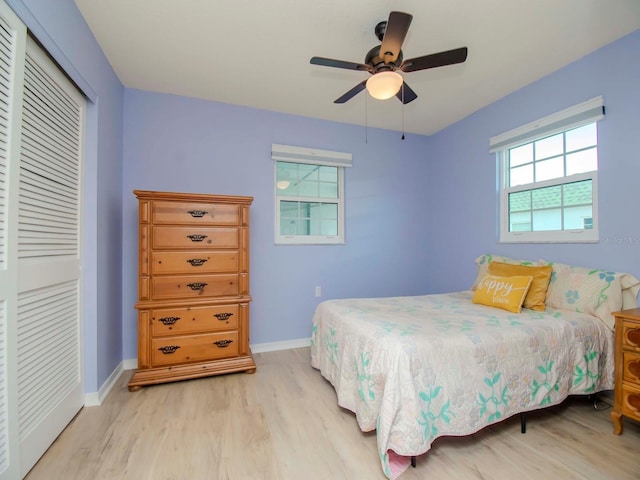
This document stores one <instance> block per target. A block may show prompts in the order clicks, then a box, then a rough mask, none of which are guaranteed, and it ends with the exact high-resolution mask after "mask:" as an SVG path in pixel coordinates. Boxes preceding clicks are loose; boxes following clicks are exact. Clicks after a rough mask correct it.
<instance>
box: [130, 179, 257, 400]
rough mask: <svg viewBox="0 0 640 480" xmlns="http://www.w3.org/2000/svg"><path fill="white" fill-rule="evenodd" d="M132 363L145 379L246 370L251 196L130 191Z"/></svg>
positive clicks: (140, 382) (249, 365)
mask: <svg viewBox="0 0 640 480" xmlns="http://www.w3.org/2000/svg"><path fill="white" fill-rule="evenodd" d="M134 194H135V195H136V197H137V198H138V206H139V213H138V214H139V261H138V303H137V304H136V309H137V310H138V369H137V370H136V372H135V373H134V375H133V377H132V379H131V381H130V382H129V390H131V391H134V390H138V389H140V388H141V387H142V386H144V385H150V384H156V383H164V382H171V381H176V380H186V379H190V378H198V377H203V376H209V375H218V374H223V373H231V372H239V371H246V372H248V373H253V372H255V369H256V365H255V363H254V361H253V358H252V356H251V351H250V349H249V303H250V302H251V296H250V295H249V207H250V205H251V203H252V202H253V198H252V197H238V196H228V195H205V194H189V193H169V192H150V191H141V190H136V191H134Z"/></svg>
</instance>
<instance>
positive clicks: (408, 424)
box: [311, 255, 640, 479]
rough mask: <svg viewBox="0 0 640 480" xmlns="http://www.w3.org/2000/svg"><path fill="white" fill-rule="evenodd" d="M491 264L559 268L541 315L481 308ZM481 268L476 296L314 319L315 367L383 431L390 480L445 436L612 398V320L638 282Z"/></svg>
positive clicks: (355, 305)
mask: <svg viewBox="0 0 640 480" xmlns="http://www.w3.org/2000/svg"><path fill="white" fill-rule="evenodd" d="M496 259H498V260H500V261H497V260H496ZM493 261H496V262H497V263H496V268H497V265H499V264H500V265H502V264H509V263H508V262H512V263H511V264H513V265H520V266H528V267H534V266H544V265H546V266H549V267H551V268H550V269H547V271H548V272H549V274H550V275H549V276H548V277H547V278H546V281H545V280H544V279H543V280H542V285H544V291H543V292H542V299H543V301H546V304H543V308H539V306H538V308H537V309H533V308H526V307H524V308H521V309H518V310H517V311H509V310H507V309H504V308H502V307H500V308H496V307H495V306H490V305H486V304H482V303H478V302H476V300H477V297H478V295H477V293H478V291H479V290H481V289H482V284H481V282H482V280H483V279H487V278H489V277H491V276H492V275H493V274H492V273H491V272H490V271H489V268H492V267H491V263H492V262H493ZM476 262H477V263H478V278H477V279H476V282H474V286H473V289H472V290H470V291H461V292H453V293H445V294H434V295H424V296H411V297H389V298H360V299H340V300H328V301H325V302H322V303H321V304H319V305H318V307H317V309H316V312H315V314H314V317H313V327H312V337H311V364H312V366H313V367H314V368H316V369H318V370H319V371H320V373H321V374H322V376H323V377H325V378H326V379H327V380H328V381H329V382H330V383H331V384H332V385H333V387H334V388H335V390H336V394H337V399H338V404H339V405H340V406H341V407H343V408H346V409H349V410H351V411H353V412H354V413H355V416H356V419H357V422H358V425H359V427H360V429H361V430H362V431H372V430H376V437H377V444H378V454H379V456H380V461H381V465H382V470H383V472H384V474H385V475H386V476H387V477H388V478H392V479H393V478H396V477H398V476H399V475H400V474H401V473H402V472H403V471H404V470H405V469H406V468H407V466H408V465H409V463H410V461H411V458H412V457H415V456H418V455H421V454H424V453H425V452H427V451H428V450H429V449H430V448H431V445H432V444H433V442H434V440H435V439H436V438H438V437H440V436H461V435H469V434H472V433H475V432H477V431H479V430H481V429H482V428H484V427H485V426H487V425H491V424H493V423H496V422H500V421H502V420H504V419H507V418H509V417H511V416H513V415H515V414H518V413H523V412H527V411H531V410H536V409H540V408H545V407H548V406H551V405H556V404H558V403H561V402H562V401H563V400H564V399H565V398H566V397H567V396H569V395H587V394H593V393H596V392H599V391H602V390H608V389H612V388H613V375H614V372H613V370H614V368H613V358H614V355H613V332H612V326H613V323H612V321H613V320H612V318H609V317H610V316H611V315H610V314H611V312H612V311H615V310H619V309H621V308H625V307H631V306H635V302H636V295H637V293H638V289H640V282H638V280H637V279H635V278H634V277H633V276H631V275H628V274H619V273H615V272H605V271H603V270H595V269H583V268H581V267H572V266H569V265H563V264H551V263H550V262H547V263H546V264H543V263H542V262H544V261H539V262H536V264H535V265H534V264H533V262H526V261H519V260H514V259H510V258H507V257H497V256H495V255H484V256H481V257H478V259H477V260H476ZM493 276H495V275H493ZM513 277H514V278H515V277H516V275H513ZM500 278H504V277H502V276H501V277H500ZM530 278H533V277H532V276H530ZM545 282H546V283H545ZM494 287H495V285H494ZM531 288H532V285H531V284H530V285H529V287H528V290H531ZM514 290H515V289H514ZM493 293H495V289H494V292H493ZM538 295H540V292H538ZM489 303H491V302H489ZM522 306H524V301H523V302H522V304H521V307H522ZM559 307H562V308H559Z"/></svg>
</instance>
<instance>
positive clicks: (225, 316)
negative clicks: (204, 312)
mask: <svg viewBox="0 0 640 480" xmlns="http://www.w3.org/2000/svg"><path fill="white" fill-rule="evenodd" d="M232 316H233V313H216V314H215V315H214V317H216V318H217V319H218V320H220V321H221V322H224V321H225V320H229V319H230V318H231V317H232Z"/></svg>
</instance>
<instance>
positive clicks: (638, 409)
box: [621, 383, 640, 420]
mask: <svg viewBox="0 0 640 480" xmlns="http://www.w3.org/2000/svg"><path fill="white" fill-rule="evenodd" d="M621 404H622V414H623V415H626V416H628V417H631V418H635V419H636V420H640V387H636V386H633V385H629V384H626V383H624V384H623V385H622V399H621Z"/></svg>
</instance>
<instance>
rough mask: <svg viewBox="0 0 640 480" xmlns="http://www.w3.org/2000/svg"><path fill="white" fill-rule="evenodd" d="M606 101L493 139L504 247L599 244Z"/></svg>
mask: <svg viewBox="0 0 640 480" xmlns="http://www.w3.org/2000/svg"><path fill="white" fill-rule="evenodd" d="M602 118H604V105H603V101H602V97H597V98H595V99H592V100H589V101H587V102H584V103H581V104H579V105H576V106H574V107H571V108H569V109H567V110H563V111H562V112H559V113H556V114H554V115H551V116H549V117H545V118H543V119H541V120H538V121H536V122H533V123H531V124H529V125H525V126H524V127H520V128H518V129H516V130H512V131H510V132H507V133H505V134H502V135H499V136H497V137H493V138H492V139H491V141H490V147H491V151H492V152H495V153H496V154H497V157H498V164H499V174H500V241H501V242H576V243H578V242H597V241H598V220H597V219H598V196H597V190H598V189H597V184H598V128H597V123H596V122H597V121H598V120H600V119H602Z"/></svg>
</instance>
